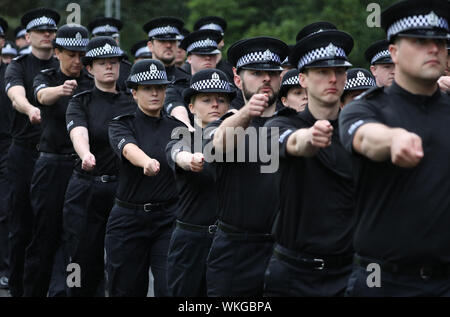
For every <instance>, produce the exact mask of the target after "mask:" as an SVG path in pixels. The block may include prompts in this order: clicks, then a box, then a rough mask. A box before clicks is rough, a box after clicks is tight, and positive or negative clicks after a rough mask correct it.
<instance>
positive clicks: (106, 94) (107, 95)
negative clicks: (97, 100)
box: [93, 85, 121, 98]
mask: <svg viewBox="0 0 450 317" xmlns="http://www.w3.org/2000/svg"><path fill="white" fill-rule="evenodd" d="M116 89H117V92H116V93H113V92H106V91H103V90H100V89H98V88H97V86H95V85H94V90H93V93H94V94H95V95H98V96H100V97H102V98H117V97H119V96H120V95H121V92H120V89H119V87H116Z"/></svg>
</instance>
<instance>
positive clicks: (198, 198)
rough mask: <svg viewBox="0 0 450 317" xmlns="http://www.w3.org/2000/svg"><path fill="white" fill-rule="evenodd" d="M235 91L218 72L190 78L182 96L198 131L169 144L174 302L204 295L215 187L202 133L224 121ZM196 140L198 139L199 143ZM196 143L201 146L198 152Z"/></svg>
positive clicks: (170, 259) (170, 277)
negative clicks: (174, 208)
mask: <svg viewBox="0 0 450 317" xmlns="http://www.w3.org/2000/svg"><path fill="white" fill-rule="evenodd" d="M235 94H236V92H235V91H234V89H233V88H232V86H231V84H230V83H229V82H228V77H227V76H226V75H225V73H223V72H222V71H220V70H218V69H204V70H201V71H199V72H197V73H196V74H195V75H193V76H192V79H191V84H190V87H189V88H187V89H185V90H184V92H183V96H184V99H185V101H186V103H189V109H190V111H191V112H192V113H194V115H195V132H191V133H188V134H187V135H183V138H182V139H181V140H180V141H179V140H173V141H171V142H170V143H169V144H168V145H167V149H166V153H167V160H168V162H169V166H170V167H171V168H172V170H173V172H174V173H175V180H176V183H177V187H178V193H179V196H180V201H179V208H178V212H177V214H178V219H177V226H176V228H175V230H174V232H173V234H172V238H171V241H170V246H169V255H168V283H169V291H170V294H171V295H172V296H176V297H185V296H188V297H196V296H206V294H207V293H206V258H207V256H208V253H209V250H210V248H211V243H212V238H213V236H214V233H215V231H216V230H217V226H216V225H215V223H216V220H217V211H218V210H217V207H218V202H217V199H218V197H217V188H216V183H215V182H214V175H213V171H212V170H211V167H210V165H209V164H208V163H206V162H205V161H204V155H203V153H202V149H201V135H202V129H204V128H205V127H206V125H207V124H209V123H211V122H213V121H215V120H217V119H219V118H220V117H222V116H223V115H224V114H225V113H226V112H227V111H228V108H229V105H230V101H231V100H232V99H233V98H234V96H235ZM196 137H197V139H196ZM196 142H198V143H197V145H198V147H197V148H196Z"/></svg>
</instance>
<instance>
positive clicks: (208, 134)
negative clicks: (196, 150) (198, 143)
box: [203, 112, 234, 163]
mask: <svg viewBox="0 0 450 317" xmlns="http://www.w3.org/2000/svg"><path fill="white" fill-rule="evenodd" d="M232 115H234V113H232V112H228V113H227V114H225V115H224V116H222V117H221V118H220V119H219V120H216V121H213V122H211V123H210V124H208V125H207V126H206V128H205V129H204V130H203V155H204V156H205V161H207V162H208V163H214V162H215V161H216V160H215V159H216V153H215V150H214V146H213V139H214V134H215V133H216V131H217V129H218V128H219V126H220V125H221V124H222V122H224V121H225V119H226V118H228V117H231V116H232ZM225 155H226V154H225V153H223V156H224V157H225ZM224 157H223V158H222V161H223V159H224Z"/></svg>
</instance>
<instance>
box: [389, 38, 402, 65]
mask: <svg viewBox="0 0 450 317" xmlns="http://www.w3.org/2000/svg"><path fill="white" fill-rule="evenodd" d="M400 43H401V39H397V40H396V41H395V42H394V44H390V45H389V53H391V58H392V61H393V62H394V64H397V61H398V48H399V46H400Z"/></svg>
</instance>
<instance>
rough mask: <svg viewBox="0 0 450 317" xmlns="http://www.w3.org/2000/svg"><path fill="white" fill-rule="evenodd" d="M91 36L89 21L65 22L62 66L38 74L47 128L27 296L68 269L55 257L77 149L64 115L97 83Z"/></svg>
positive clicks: (59, 47)
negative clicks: (87, 65) (90, 69)
mask: <svg viewBox="0 0 450 317" xmlns="http://www.w3.org/2000/svg"><path fill="white" fill-rule="evenodd" d="M88 42H89V33H88V31H87V29H86V28H85V27H83V26H70V25H64V26H62V27H61V28H60V29H59V30H58V32H57V33H56V39H55V41H54V47H55V54H56V57H57V59H58V60H59V67H58V68H50V69H45V70H42V71H41V72H40V73H39V74H38V75H37V76H36V77H35V78H34V85H33V87H34V93H35V96H36V101H37V103H36V105H37V106H38V107H39V108H40V109H41V117H42V134H41V139H40V142H39V152H40V154H39V158H38V159H37V161H36V164H35V167H34V174H33V178H32V182H31V206H32V208H33V213H34V215H35V218H34V225H33V237H32V240H31V243H30V245H29V246H28V248H27V251H26V258H25V273H24V295H25V296H33V297H34V296H39V297H43V296H46V294H47V291H48V287H49V282H50V277H51V272H52V267H56V268H58V269H59V271H62V272H66V267H65V265H64V264H65V261H64V260H65V259H64V258H63V256H61V254H58V256H59V257H58V258H57V260H55V261H54V260H53V259H54V258H55V254H56V251H57V250H58V248H60V246H61V242H62V210H63V205H64V196H65V193H66V188H67V184H68V182H69V179H70V177H71V176H72V170H73V165H74V155H75V154H74V152H75V151H74V149H73V146H72V142H71V141H70V138H69V134H68V133H67V130H66V124H65V122H66V120H65V116H66V110H67V106H68V103H69V99H70V98H71V97H72V95H73V94H75V93H79V92H82V91H85V90H88V89H91V88H92V86H93V80H92V78H91V77H90V76H89V75H88V73H87V71H86V70H85V69H84V68H83V64H82V63H81V58H82V57H83V56H84V54H85V51H86V46H87V44H88ZM49 193H51V194H49ZM61 251H62V250H61ZM58 277H59V278H60V280H58V281H57V282H58V286H60V290H61V292H60V293H61V294H64V295H65V285H66V278H65V274H61V276H58ZM61 294H59V295H61Z"/></svg>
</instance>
